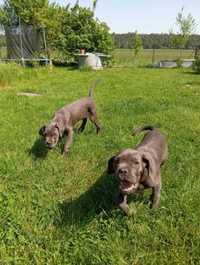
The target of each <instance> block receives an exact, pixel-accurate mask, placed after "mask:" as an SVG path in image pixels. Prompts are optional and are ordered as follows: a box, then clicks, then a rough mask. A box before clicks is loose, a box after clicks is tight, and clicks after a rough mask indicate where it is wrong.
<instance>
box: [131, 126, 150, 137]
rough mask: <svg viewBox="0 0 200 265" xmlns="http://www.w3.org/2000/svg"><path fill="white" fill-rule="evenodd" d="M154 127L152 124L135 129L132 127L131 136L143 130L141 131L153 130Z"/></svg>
mask: <svg viewBox="0 0 200 265" xmlns="http://www.w3.org/2000/svg"><path fill="white" fill-rule="evenodd" d="M154 129H155V127H154V126H152V125H146V126H144V127H140V128H136V129H133V131H132V136H134V135H136V134H138V133H140V132H143V131H153V130H154Z"/></svg>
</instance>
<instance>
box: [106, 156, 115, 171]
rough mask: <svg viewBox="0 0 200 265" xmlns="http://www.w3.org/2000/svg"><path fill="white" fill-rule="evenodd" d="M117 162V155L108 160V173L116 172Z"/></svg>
mask: <svg viewBox="0 0 200 265" xmlns="http://www.w3.org/2000/svg"><path fill="white" fill-rule="evenodd" d="M116 162H117V159H116V156H112V157H111V158H110V159H109V160H108V168H107V172H108V174H113V173H114V172H115V167H116Z"/></svg>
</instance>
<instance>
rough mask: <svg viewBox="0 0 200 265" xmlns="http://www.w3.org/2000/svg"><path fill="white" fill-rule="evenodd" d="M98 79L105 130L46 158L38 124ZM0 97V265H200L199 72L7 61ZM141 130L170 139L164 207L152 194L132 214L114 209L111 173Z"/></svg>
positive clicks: (1, 68)
mask: <svg viewBox="0 0 200 265" xmlns="http://www.w3.org/2000/svg"><path fill="white" fill-rule="evenodd" d="M96 78H101V79H102V82H101V83H100V84H99V85H98V87H97V88H96V90H95V93H94V98H95V102H96V105H97V110H98V113H99V119H100V121H101V123H102V126H103V130H102V133H101V134H100V135H99V136H97V135H96V134H95V128H94V127H93V125H91V124H89V123H88V124H87V127H86V130H85V132H84V133H83V134H82V135H77V134H75V137H74V143H73V146H72V148H71V151H70V153H69V155H68V156H67V157H63V156H61V154H60V148H61V146H58V147H57V148H56V149H55V150H52V151H51V152H49V153H47V152H46V150H45V149H44V148H43V145H42V143H41V140H40V138H39V136H38V130H39V128H40V126H42V125H43V124H45V123H46V122H48V121H49V120H50V118H51V116H52V114H53V112H54V111H55V110H57V109H58V108H60V107H61V106H63V105H64V104H66V103H69V102H71V101H73V100H75V99H77V98H80V97H82V96H85V95H87V93H88V87H89V86H90V84H91V83H92V82H93V80H95V79H96ZM18 92H38V93H40V94H41V96H38V97H32V98H31V97H23V96H17V93H18ZM0 93H1V96H0V106H1V108H0V124H1V130H0V142H1V147H0V201H1V203H0V242H1V243H0V264H2V265H5V264H17V265H18V264H19V265H23V264H24V265H27V264H45V265H46V264H60V265H61V264H62V265H63V264H73V265H75V264H76V265H154V264H162V265H163V264H166V265H169V264H173V265H175V264H177V265H180V264H185V265H188V264H191V265H192V264H193V265H194V264H200V225H199V216H200V204H199V200H200V176H199V157H200V148H199V146H200V137H199V135H200V119H199V112H200V105H199V96H200V76H199V75H195V74H193V73H192V72H191V71H190V70H183V69H175V70H165V69H147V68H127V69H107V70H103V71H99V72H91V71H87V72H86V71H78V70H69V69H68V70H67V69H65V68H53V69H48V68H35V69H31V68H27V69H23V68H20V67H19V66H15V65H3V64H1V65H0ZM144 124H159V125H160V127H161V130H162V131H163V132H164V133H166V134H167V136H168V143H169V160H168V162H167V164H166V167H165V168H164V170H163V171H162V179H163V190H162V194H161V206H160V208H159V209H157V210H151V209H149V205H148V198H149V194H150V193H149V191H146V192H145V194H144V197H142V196H139V195H137V196H133V197H132V200H130V207H131V208H135V210H136V213H135V215H134V216H132V217H129V218H127V217H125V216H123V213H122V212H121V211H120V210H119V209H117V208H115V207H114V198H115V197H116V181H115V179H114V177H112V176H109V175H107V174H106V173H105V169H106V165H107V160H108V158H109V157H111V156H112V155H113V154H115V153H116V152H117V151H118V150H120V149H123V148H127V147H132V146H134V145H136V143H138V141H140V139H141V137H142V136H137V137H134V138H133V137H131V136H130V133H131V130H132V128H133V127H137V126H141V125H144ZM61 145H62V144H61Z"/></svg>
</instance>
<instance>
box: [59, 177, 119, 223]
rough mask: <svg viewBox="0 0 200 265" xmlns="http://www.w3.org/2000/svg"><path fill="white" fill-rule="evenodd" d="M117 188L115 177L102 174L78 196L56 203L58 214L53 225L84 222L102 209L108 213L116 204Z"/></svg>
mask: <svg viewBox="0 0 200 265" xmlns="http://www.w3.org/2000/svg"><path fill="white" fill-rule="evenodd" d="M117 190H118V184H117V181H116V180H115V177H114V176H111V175H108V174H107V173H104V174H102V176H101V177H100V178H98V180H97V181H96V182H95V183H94V184H93V185H92V186H91V187H90V188H89V189H88V190H87V191H86V192H85V193H83V194H82V195H80V197H78V198H76V199H74V200H66V201H64V202H62V203H60V204H58V209H59V215H58V217H56V219H55V225H56V226H58V227H62V226H64V225H71V224H80V223H81V224H85V223H87V222H89V221H90V220H91V219H93V218H94V217H95V216H96V215H98V214H100V213H101V212H103V211H104V212H106V213H107V214H108V213H109V212H110V211H111V209H112V208H113V207H114V206H116V203H115V201H116V195H117V194H118V192H117Z"/></svg>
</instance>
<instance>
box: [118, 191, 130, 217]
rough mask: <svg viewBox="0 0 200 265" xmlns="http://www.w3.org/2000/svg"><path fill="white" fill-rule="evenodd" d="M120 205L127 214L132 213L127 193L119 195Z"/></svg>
mask: <svg viewBox="0 0 200 265" xmlns="http://www.w3.org/2000/svg"><path fill="white" fill-rule="evenodd" d="M117 203H118V206H119V208H120V209H122V211H123V212H124V213H125V214H126V215H128V216H129V215H131V211H130V208H129V206H128V204H127V195H124V194H122V193H120V194H119V196H118V201H117Z"/></svg>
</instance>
